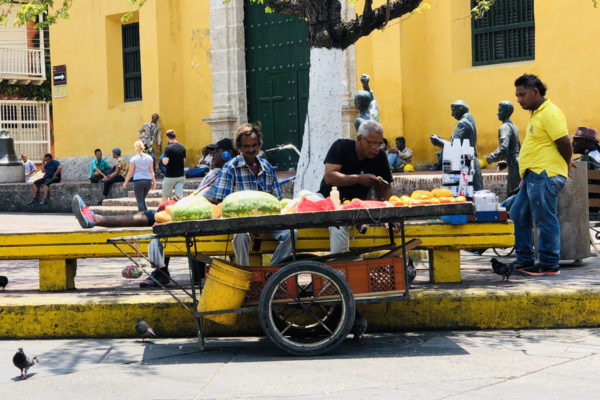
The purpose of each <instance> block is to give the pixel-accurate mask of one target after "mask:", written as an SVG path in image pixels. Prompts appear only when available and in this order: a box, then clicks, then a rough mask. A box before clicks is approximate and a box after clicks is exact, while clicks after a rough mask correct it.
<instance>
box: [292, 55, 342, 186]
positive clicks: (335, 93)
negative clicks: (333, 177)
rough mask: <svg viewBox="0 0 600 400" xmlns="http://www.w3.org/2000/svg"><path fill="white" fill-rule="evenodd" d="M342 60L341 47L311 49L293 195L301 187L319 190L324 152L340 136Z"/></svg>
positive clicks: (323, 167)
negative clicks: (304, 111) (305, 106)
mask: <svg viewBox="0 0 600 400" xmlns="http://www.w3.org/2000/svg"><path fill="white" fill-rule="evenodd" d="M343 61H344V57H343V52H342V50H341V49H324V48H315V47H313V48H311V49H310V72H309V79H310V82H309V88H308V112H307V114H306V121H305V123H304V135H303V138H302V149H301V155H300V159H299V161H298V170H297V174H296V181H295V183H294V197H296V196H297V195H298V192H300V190H303V189H307V190H310V191H312V192H317V191H318V190H319V185H320V183H321V179H322V178H323V174H324V172H325V165H324V164H323V161H324V160H325V155H326V154H327V151H328V150H329V147H330V146H331V144H332V143H333V142H334V141H335V140H337V139H340V138H342V100H343V93H344V83H343V73H342V72H343Z"/></svg>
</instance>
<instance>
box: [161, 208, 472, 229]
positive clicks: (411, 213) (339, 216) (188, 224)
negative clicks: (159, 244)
mask: <svg viewBox="0 0 600 400" xmlns="http://www.w3.org/2000/svg"><path fill="white" fill-rule="evenodd" d="M473 211H474V207H473V203H471V202H466V203H454V204H428V205H423V206H412V207H385V208H371V209H354V210H338V211H325V212H315V213H299V214H289V215H261V216H256V217H243V218H224V219H212V220H199V221H182V222H171V223H167V224H160V225H155V226H154V228H153V231H154V233H155V234H157V235H159V236H161V237H171V236H194V235H196V236H203V235H214V234H223V233H241V232H262V231H268V230H283V229H292V228H296V229H302V228H315V227H328V226H346V225H356V224H369V223H374V224H376V223H383V222H399V221H401V220H402V219H405V218H424V217H436V216H441V215H459V214H472V213H473Z"/></svg>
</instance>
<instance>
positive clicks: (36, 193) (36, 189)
mask: <svg viewBox="0 0 600 400" xmlns="http://www.w3.org/2000/svg"><path fill="white" fill-rule="evenodd" d="M38 189H39V187H38V185H33V199H34V200H35V199H36V198H37V195H38Z"/></svg>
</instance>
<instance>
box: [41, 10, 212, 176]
mask: <svg viewBox="0 0 600 400" xmlns="http://www.w3.org/2000/svg"><path fill="white" fill-rule="evenodd" d="M127 11H129V9H128V3H127V1H124V0H102V1H93V2H83V1H76V2H74V3H73V8H72V9H71V11H70V18H69V19H67V20H61V21H59V22H58V23H57V24H56V25H55V26H53V27H52V28H51V32H50V37H51V60H52V65H53V66H54V65H62V64H66V66H67V96H66V97H64V98H54V101H53V107H54V147H55V153H56V154H55V155H56V156H57V157H68V156H81V155H91V154H92V152H93V150H94V149H95V148H96V147H100V148H101V149H103V150H104V153H105V154H107V153H109V151H110V149H111V148H113V147H121V149H122V150H123V152H124V153H126V154H130V153H133V146H132V145H133V142H134V141H135V140H137V130H138V129H139V128H140V126H141V125H142V124H143V123H144V122H147V121H149V120H150V116H151V114H152V113H154V112H156V113H158V114H159V115H160V120H159V123H160V124H161V126H162V128H163V130H162V131H163V148H164V143H166V141H165V139H164V133H165V132H166V130H167V129H175V130H176V132H177V139H178V140H179V141H180V142H181V143H183V144H184V145H185V146H186V147H187V149H188V158H187V164H188V165H190V166H191V164H193V163H196V162H197V160H198V155H199V154H200V149H201V148H202V147H203V146H205V145H206V144H208V143H210V142H211V132H210V127H209V126H208V125H207V124H205V123H204V122H202V118H206V117H209V116H210V111H211V109H212V96H211V93H212V85H211V70H210V64H209V54H208V49H209V48H210V37H209V17H210V15H209V13H208V12H207V6H206V4H205V3H204V2H200V1H195V0H160V1H157V0H149V1H148V2H147V3H146V5H144V7H142V9H141V10H140V11H139V15H138V14H137V13H136V14H135V15H134V17H133V18H132V19H131V20H130V21H129V22H138V21H139V23H140V56H141V66H142V100H141V101H135V102H124V101H123V61H122V45H121V21H120V18H121V16H122V15H123V14H124V13H126V12H127Z"/></svg>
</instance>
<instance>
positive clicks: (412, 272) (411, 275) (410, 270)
mask: <svg viewBox="0 0 600 400" xmlns="http://www.w3.org/2000/svg"><path fill="white" fill-rule="evenodd" d="M406 274H407V275H408V283H411V282H412V281H414V280H415V277H416V276H417V269H416V268H415V264H414V263H413V259H412V257H408V264H406Z"/></svg>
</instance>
